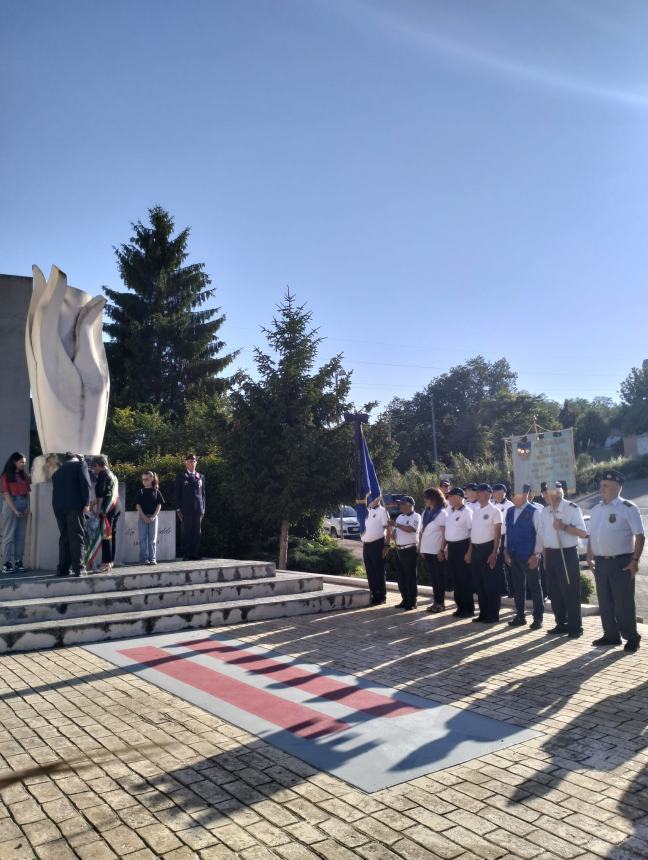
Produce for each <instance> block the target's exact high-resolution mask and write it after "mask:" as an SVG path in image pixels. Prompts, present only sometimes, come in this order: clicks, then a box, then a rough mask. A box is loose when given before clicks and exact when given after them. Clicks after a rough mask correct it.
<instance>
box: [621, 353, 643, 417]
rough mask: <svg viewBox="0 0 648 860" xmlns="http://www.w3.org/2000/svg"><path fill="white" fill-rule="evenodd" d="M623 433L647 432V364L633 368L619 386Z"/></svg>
mask: <svg viewBox="0 0 648 860" xmlns="http://www.w3.org/2000/svg"><path fill="white" fill-rule="evenodd" d="M620 390H621V401H622V412H621V422H622V427H623V431H624V432H625V433H646V432H648V362H644V364H643V365H642V367H641V368H638V367H633V368H632V370H631V371H630V373H629V374H628V376H626V378H625V379H624V380H623V382H622V383H621V386H620Z"/></svg>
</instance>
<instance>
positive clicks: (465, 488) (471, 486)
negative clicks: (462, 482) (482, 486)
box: [464, 481, 477, 491]
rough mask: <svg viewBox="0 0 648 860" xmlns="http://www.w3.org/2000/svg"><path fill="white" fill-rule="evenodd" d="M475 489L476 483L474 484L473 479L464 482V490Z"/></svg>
mask: <svg viewBox="0 0 648 860" xmlns="http://www.w3.org/2000/svg"><path fill="white" fill-rule="evenodd" d="M476 489H477V484H475V483H474V481H471V483H470V484H466V486H465V487H464V491H465V490H476Z"/></svg>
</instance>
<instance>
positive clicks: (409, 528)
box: [392, 496, 421, 611]
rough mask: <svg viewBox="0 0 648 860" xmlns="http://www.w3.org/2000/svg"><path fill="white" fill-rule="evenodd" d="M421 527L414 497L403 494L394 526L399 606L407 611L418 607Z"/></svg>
mask: <svg viewBox="0 0 648 860" xmlns="http://www.w3.org/2000/svg"><path fill="white" fill-rule="evenodd" d="M420 527H421V516H420V514H417V513H416V511H415V510H414V499H413V498H412V497H411V496H403V498H402V499H401V500H400V514H399V515H398V516H397V517H396V522H395V523H394V525H393V526H392V528H393V529H394V532H395V539H396V547H397V549H398V590H399V591H400V594H401V598H402V600H401V602H400V603H399V604H398V607H397V608H398V609H404V610H405V611H409V610H410V609H416V598H417V596H418V589H417V585H416V562H417V560H418V533H419V528H420Z"/></svg>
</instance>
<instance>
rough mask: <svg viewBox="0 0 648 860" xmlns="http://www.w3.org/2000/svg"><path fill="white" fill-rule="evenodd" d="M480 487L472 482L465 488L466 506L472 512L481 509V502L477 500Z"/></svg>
mask: <svg viewBox="0 0 648 860" xmlns="http://www.w3.org/2000/svg"><path fill="white" fill-rule="evenodd" d="M478 486H479V485H478V484H475V483H474V482H473V481H471V482H470V483H469V484H466V486H465V487H464V488H463V490H464V498H465V500H466V501H465V505H466V507H467V508H470V510H471V511H475V510H477V508H478V507H479V500H478V499H477V487H478Z"/></svg>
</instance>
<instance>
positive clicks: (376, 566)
mask: <svg viewBox="0 0 648 860" xmlns="http://www.w3.org/2000/svg"><path fill="white" fill-rule="evenodd" d="M381 502H382V499H381V498H380V496H379V497H378V498H377V499H374V500H373V501H372V502H370V503H369V506H368V508H367V516H366V518H365V530H364V531H363V532H362V535H361V536H360V540H361V541H362V560H363V561H364V566H365V570H366V572H367V580H368V582H369V591H370V592H371V605H372V606H379V605H380V604H381V603H386V601H387V586H386V583H385V555H386V552H387V547H388V544H387V540H386V536H385V530H386V528H387V526H388V525H389V524H390V522H391V520H390V518H389V514H388V513H387V511H386V510H385V509H384V507H383V506H382V504H381Z"/></svg>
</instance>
